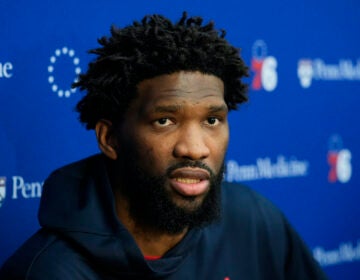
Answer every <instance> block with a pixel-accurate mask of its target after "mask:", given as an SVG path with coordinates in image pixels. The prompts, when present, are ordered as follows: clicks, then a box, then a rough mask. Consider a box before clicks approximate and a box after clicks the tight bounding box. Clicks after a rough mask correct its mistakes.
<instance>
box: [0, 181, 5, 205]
mask: <svg viewBox="0 0 360 280" xmlns="http://www.w3.org/2000/svg"><path fill="white" fill-rule="evenodd" d="M5 187H6V177H0V207H1V206H2V204H3V202H4V200H5V195H6V188H5Z"/></svg>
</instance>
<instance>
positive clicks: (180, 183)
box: [170, 168, 210, 196]
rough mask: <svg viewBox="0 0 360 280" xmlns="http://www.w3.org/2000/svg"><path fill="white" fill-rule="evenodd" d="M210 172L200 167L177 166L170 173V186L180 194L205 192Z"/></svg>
mask: <svg viewBox="0 0 360 280" xmlns="http://www.w3.org/2000/svg"><path fill="white" fill-rule="evenodd" d="M209 179H210V174H209V172H208V171H207V170H205V169H201V168H179V169H176V170H175V171H173V172H172V173H171V175H170V186H171V187H172V189H173V190H174V191H176V192H177V193H179V194H181V195H182V196H199V195H202V194H204V193H206V192H207V190H208V189H209V186H210V183H209Z"/></svg>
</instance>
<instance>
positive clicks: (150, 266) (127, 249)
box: [0, 155, 325, 280]
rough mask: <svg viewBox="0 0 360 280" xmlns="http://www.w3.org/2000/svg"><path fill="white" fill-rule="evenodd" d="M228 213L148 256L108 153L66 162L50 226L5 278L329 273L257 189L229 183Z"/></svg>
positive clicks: (42, 217) (44, 208) (45, 199)
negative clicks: (120, 207)
mask: <svg viewBox="0 0 360 280" xmlns="http://www.w3.org/2000/svg"><path fill="white" fill-rule="evenodd" d="M222 207H223V210H222V219H221V221H220V222H218V223H215V224H213V225H211V226H208V227H206V228H203V229H192V230H190V231H189V232H188V234H187V235H186V236H185V238H184V239H183V240H182V241H181V242H180V243H179V244H178V245H176V246H175V247H174V248H172V249H171V250H170V251H169V252H167V253H166V255H165V256H163V257H162V258H161V259H158V260H153V261H146V260H145V259H144V257H143V255H142V254H141V252H140V250H139V248H138V247H137V245H136V243H135V241H134V239H133V238H132V236H131V235H130V234H129V232H128V231H127V230H126V229H125V228H124V226H123V225H122V224H121V223H120V221H119V220H118V219H117V216H116V213H115V203H114V199H113V195H112V190H111V186H110V183H109V181H108V177H107V173H106V168H105V163H104V158H103V156H102V155H96V156H93V157H90V158H88V159H85V160H82V161H80V162H77V163H73V164H70V165H68V166H65V167H63V168H61V169H59V170H57V171H55V172H54V173H53V174H51V175H50V177H49V178H48V179H47V180H46V182H45V184H44V190H43V195H42V198H41V204H40V210H39V221H40V225H41V226H42V228H41V229H40V230H39V231H38V232H37V233H36V234H34V235H33V236H32V237H31V238H30V239H29V240H28V241H27V242H26V243H25V244H24V245H23V246H22V247H21V248H20V249H19V250H18V251H17V252H16V253H15V254H14V255H13V256H12V257H11V258H10V259H9V260H8V261H7V262H6V263H5V265H4V266H3V268H2V270H1V272H0V279H2V280H5V279H29V280H30V279H31V280H35V279H36V280H52V279H62V280H64V279H66V280H72V279H94V280H95V279H96V280H100V279H170V280H173V279H181V280H182V279H189V280H192V279H207V280H224V279H227V280H243V279H245V280H247V279H249V280H256V279H267V280H269V279H276V280H281V279H291V280H296V279H325V275H324V274H323V272H322V271H321V269H320V268H319V266H318V265H317V263H316V262H315V260H314V259H313V258H312V256H311V254H310V252H309V251H308V250H307V248H306V247H305V245H304V243H303V242H302V241H301V239H300V238H299V236H298V235H297V234H296V232H295V231H294V230H293V229H292V228H291V226H290V225H289V224H288V222H287V221H286V219H285V218H284V216H283V214H282V213H281V212H280V211H279V210H278V209H277V208H276V207H274V206H273V205H272V204H271V203H270V202H269V201H268V200H266V199H265V198H263V197H262V196H260V195H258V194H256V193H255V192H253V191H252V190H250V189H248V188H246V187H244V186H241V185H238V184H228V183H225V184H224V185H223V187H222Z"/></svg>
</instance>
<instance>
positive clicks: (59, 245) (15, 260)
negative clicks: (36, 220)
mask: <svg viewBox="0 0 360 280" xmlns="http://www.w3.org/2000/svg"><path fill="white" fill-rule="evenodd" d="M84 263H86V261H84V260H83V257H82V256H80V255H79V254H78V253H77V251H76V250H75V249H74V248H73V247H72V245H70V244H69V243H67V242H65V241H64V240H62V239H61V238H58V237H57V236H56V235H54V234H51V233H49V232H48V231H46V230H40V231H39V232H37V233H36V234H34V235H33V236H32V237H31V238H29V239H28V240H27V241H26V242H25V243H24V244H23V245H22V246H21V247H20V248H19V249H18V250H17V251H16V252H15V253H14V254H13V255H12V256H11V257H10V258H9V259H8V260H7V261H6V262H5V264H4V266H3V267H2V268H1V270H0V278H1V279H4V280H8V279H9V280H10V279H39V280H40V279H44V280H45V279H77V278H76V277H74V276H75V275H76V274H78V273H79V272H78V270H79V268H80V267H81V266H84ZM79 279H82V278H81V277H80V278H79Z"/></svg>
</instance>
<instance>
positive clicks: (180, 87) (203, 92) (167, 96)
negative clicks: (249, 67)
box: [135, 72, 224, 105]
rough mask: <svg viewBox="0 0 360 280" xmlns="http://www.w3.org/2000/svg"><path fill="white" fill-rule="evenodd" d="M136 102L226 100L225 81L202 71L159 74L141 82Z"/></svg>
mask: <svg viewBox="0 0 360 280" xmlns="http://www.w3.org/2000/svg"><path fill="white" fill-rule="evenodd" d="M137 91H138V96H137V98H136V99H137V101H138V102H136V101H135V103H139V102H140V103H142V104H143V105H144V103H146V104H157V103H159V102H166V101H169V102H174V101H175V102H177V101H178V102H187V101H189V102H197V103H199V102H200V101H204V100H207V101H210V100H213V101H214V102H215V101H217V102H224V83H223V82H222V80H221V79H220V78H218V77H216V76H213V75H209V74H203V73H200V72H177V73H173V74H168V75H161V76H157V77H155V78H152V79H147V80H144V81H142V82H140V83H139V85H138V87H137Z"/></svg>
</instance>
